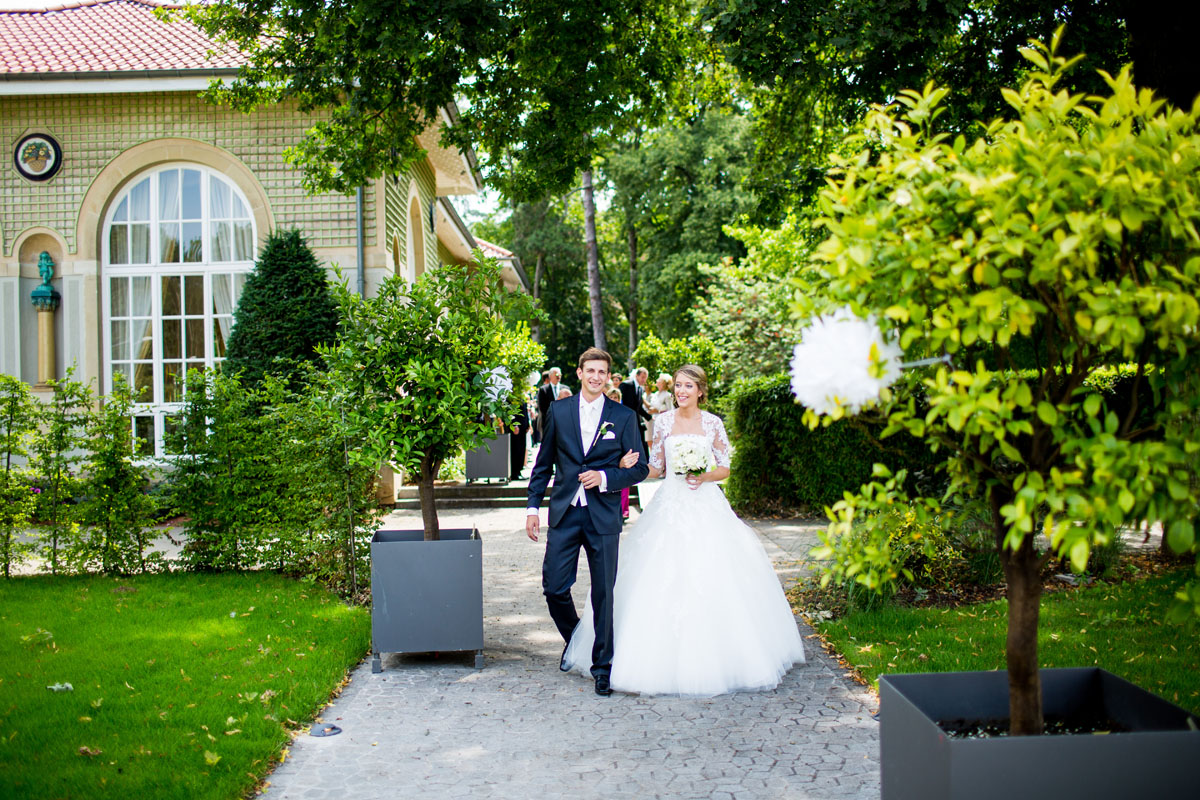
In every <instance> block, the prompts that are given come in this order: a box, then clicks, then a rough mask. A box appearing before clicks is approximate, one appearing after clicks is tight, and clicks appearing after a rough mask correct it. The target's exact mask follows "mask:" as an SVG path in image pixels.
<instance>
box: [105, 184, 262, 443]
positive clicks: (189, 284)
mask: <svg viewBox="0 0 1200 800" xmlns="http://www.w3.org/2000/svg"><path fill="white" fill-rule="evenodd" d="M256 241H257V236H256V231H255V230H254V220H253V218H252V216H251V214H250V210H249V206H248V204H247V203H246V200H245V197H244V196H243V195H242V193H241V192H240V191H239V190H238V188H237V187H236V186H234V185H233V183H232V182H230V181H229V180H228V179H226V178H225V177H223V176H222V175H220V174H218V173H216V172H214V171H212V170H210V169H208V168H207V167H203V166H200V165H193V164H186V165H174V166H169V167H165V168H159V169H156V170H155V171H154V172H152V173H150V174H147V175H145V176H143V177H142V178H140V179H138V180H135V181H134V182H133V183H132V184H130V185H128V186H127V187H126V188H125V189H124V190H122V192H121V194H119V195H117V197H116V198H115V199H114V201H113V203H112V204H111V205H110V206H109V211H108V215H107V217H106V218H105V223H104V230H103V239H102V243H103V272H102V274H103V301H102V302H103V309H104V330H105V331H106V333H107V337H108V339H107V342H106V343H105V345H106V346H105V348H104V358H105V362H106V363H105V370H104V375H105V391H109V390H111V388H112V381H113V376H114V375H116V374H117V373H123V374H124V375H125V378H126V380H127V381H128V382H129V385H130V386H132V387H133V389H134V392H135V396H136V399H137V406H136V410H135V416H134V418H133V422H132V424H133V430H134V433H135V434H136V435H137V436H139V437H140V438H142V439H144V440H145V441H146V442H147V444H146V445H145V449H144V452H145V454H146V455H155V456H162V455H163V450H162V440H163V434H164V433H165V432H166V426H167V425H168V424H170V423H169V420H170V415H171V413H172V412H173V411H175V410H177V409H179V408H180V406H181V404H182V400H183V380H184V376H185V375H186V374H187V371H188V370H189V369H200V370H206V369H211V368H213V367H214V366H216V365H217V364H219V363H220V362H221V361H223V360H224V359H225V342H226V340H227V339H228V338H229V330H230V328H231V327H232V325H233V310H234V308H235V307H236V306H237V301H238V297H239V296H240V295H241V291H242V284H243V283H244V282H245V278H246V273H248V272H249V271H250V269H251V267H253V266H254V246H255V245H254V243H255V242H256Z"/></svg>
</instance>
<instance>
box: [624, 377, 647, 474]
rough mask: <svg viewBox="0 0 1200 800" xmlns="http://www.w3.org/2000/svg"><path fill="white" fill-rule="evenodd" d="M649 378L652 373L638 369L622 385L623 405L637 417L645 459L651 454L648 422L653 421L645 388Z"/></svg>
mask: <svg viewBox="0 0 1200 800" xmlns="http://www.w3.org/2000/svg"><path fill="white" fill-rule="evenodd" d="M649 378H650V371H649V370H647V369H646V368H645V367H638V368H637V369H636V370H634V372H633V377H632V378H629V379H628V380H625V381H624V382H622V383H621V404H622V405H624V406H625V407H627V408H629V409H630V410H631V411H633V413H634V414H636V415H637V421H638V438H639V439H640V440H641V442H642V456H643V457H647V456H648V455H649V453H650V448H649V444H648V442H647V440H646V420H648V419H653V417H651V415H650V412H649V411H648V410H646V403H645V387H646V382H647V381H648V380H649Z"/></svg>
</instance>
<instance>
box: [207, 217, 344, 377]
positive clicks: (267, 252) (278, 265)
mask: <svg viewBox="0 0 1200 800" xmlns="http://www.w3.org/2000/svg"><path fill="white" fill-rule="evenodd" d="M337 319H338V314H337V306H336V304H335V303H334V301H333V298H332V296H331V295H330V293H329V286H328V284H327V282H326V275H325V269H324V268H323V267H322V266H321V264H320V262H319V261H318V260H317V257H316V255H315V254H314V253H313V251H312V250H311V249H310V248H309V246H308V243H307V242H305V240H304V237H303V236H302V235H301V233H300V231H298V230H287V231H275V232H274V233H272V234H271V235H270V236H268V237H267V241H266V243H265V244H264V245H263V248H262V251H261V252H260V253H259V256H258V261H257V262H256V263H255V265H254V271H253V272H251V273H250V276H249V277H248V278H247V279H246V286H245V288H243V289H242V295H241V298H240V299H239V300H238V305H237V310H236V311H235V312H234V324H233V330H232V331H231V332H230V334H229V346H228V349H227V351H226V361H225V363H224V365H223V366H222V369H223V371H224V372H225V373H227V374H231V375H232V374H240V375H241V379H242V382H243V383H244V384H246V385H247V386H253V385H256V384H258V383H259V382H261V381H262V379H263V376H264V375H267V374H271V375H278V376H280V377H282V378H284V379H285V380H287V381H289V382H294V381H296V380H298V379H299V372H298V369H297V368H298V365H299V364H300V363H301V362H316V361H317V350H316V348H317V346H318V345H324V344H329V343H331V342H332V341H333V338H334V333H335V331H336V329H337Z"/></svg>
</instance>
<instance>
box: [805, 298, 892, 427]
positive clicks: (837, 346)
mask: <svg viewBox="0 0 1200 800" xmlns="http://www.w3.org/2000/svg"><path fill="white" fill-rule="evenodd" d="M900 356H901V351H900V348H899V347H898V346H897V345H896V344H895V343H894V342H889V341H886V340H885V339H884V338H883V334H882V332H881V331H880V330H879V326H878V325H876V324H875V319H874V317H870V318H868V319H860V318H859V317H856V316H855V315H854V314H853V313H852V312H851V311H850V310H849V309H847V308H842V309H839V310H837V311H835V312H834V313H832V314H825V315H823V316H820V317H817V318H816V319H815V320H813V322H812V324H811V325H809V326H808V328H806V329H805V330H804V332H803V333H802V334H801V337H800V344H798V345H796V349H795V351H794V352H793V354H792V393H793V394H794V395H796V399H797V400H799V401H800V402H801V403H803V404H804V405H805V406H807V407H809V408H811V409H812V410H813V411H815V412H817V413H818V414H833V413H835V412H836V411H838V410H839V409H840V410H843V411H845V412H847V413H850V414H857V413H858V412H859V411H861V410H862V409H863V408H865V407H867V406H870V405H873V404H874V403H876V402H877V401H878V400H879V395H880V394H881V393H882V392H883V390H884V388H886V387H887V386H888V385H889V384H890V383H892V381H894V380H896V378H898V377H900Z"/></svg>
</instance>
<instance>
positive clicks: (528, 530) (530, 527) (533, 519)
mask: <svg viewBox="0 0 1200 800" xmlns="http://www.w3.org/2000/svg"><path fill="white" fill-rule="evenodd" d="M525 535H526V536H528V537H529V538H530V539H533V541H535V542H536V541H537V540H538V518H537V515H536V514H530V515H528V516H527V517H525Z"/></svg>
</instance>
